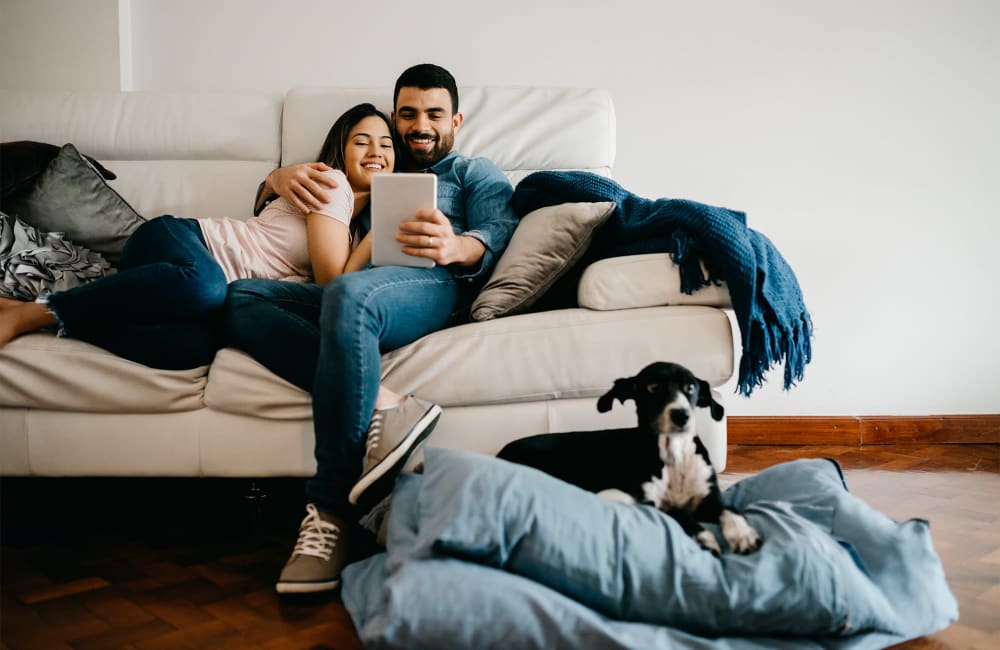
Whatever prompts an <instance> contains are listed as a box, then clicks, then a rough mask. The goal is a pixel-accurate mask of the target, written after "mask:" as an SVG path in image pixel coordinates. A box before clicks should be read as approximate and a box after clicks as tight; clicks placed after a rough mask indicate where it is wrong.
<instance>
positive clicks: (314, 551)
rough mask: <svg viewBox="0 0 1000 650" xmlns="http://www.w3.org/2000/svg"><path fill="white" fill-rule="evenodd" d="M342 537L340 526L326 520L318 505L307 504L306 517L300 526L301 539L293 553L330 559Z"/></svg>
mask: <svg viewBox="0 0 1000 650" xmlns="http://www.w3.org/2000/svg"><path fill="white" fill-rule="evenodd" d="M338 537H340V528H338V527H337V524H335V523H333V522H331V521H324V520H323V518H322V517H320V516H319V510H317V509H316V506H314V505H313V504H311V503H310V504H309V505H307V506H306V518H305V519H303V520H302V525H301V526H300V527H299V541H297V542H296V543H295V550H294V551H293V552H292V554H293V555H311V556H313V557H318V558H320V559H321V560H329V559H330V556H331V555H332V554H333V547H334V546H335V545H336V544H337V538H338Z"/></svg>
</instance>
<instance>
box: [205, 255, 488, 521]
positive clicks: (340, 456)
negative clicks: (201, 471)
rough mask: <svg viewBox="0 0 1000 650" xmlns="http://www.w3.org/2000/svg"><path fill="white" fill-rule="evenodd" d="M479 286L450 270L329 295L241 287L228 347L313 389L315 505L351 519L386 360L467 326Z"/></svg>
mask: <svg viewBox="0 0 1000 650" xmlns="http://www.w3.org/2000/svg"><path fill="white" fill-rule="evenodd" d="M475 292H476V285H473V284H471V283H469V282H468V281H465V280H459V279H457V278H455V276H454V275H453V273H452V271H451V270H449V269H448V268H446V267H435V268H432V269H418V268H409V267H402V266H382V267H368V268H366V269H363V270H361V271H358V272H356V273H348V274H346V275H342V276H340V277H338V278H335V279H334V280H332V281H331V282H330V283H329V284H327V285H326V286H325V287H320V286H317V285H302V284H295V283H288V282H280V281H272V280H238V281H236V282H233V283H232V284H231V285H230V287H229V296H228V298H227V301H226V308H225V310H224V311H225V317H224V325H225V332H226V336H227V341H226V342H227V344H228V345H233V346H235V347H239V348H242V349H243V350H246V351H247V352H248V353H249V354H250V355H251V356H253V357H254V358H255V359H257V360H258V361H260V362H261V363H262V364H264V365H265V366H267V367H268V368H269V369H270V370H272V371H273V372H274V373H275V374H277V375H278V376H280V377H283V378H284V379H286V380H288V381H290V382H292V383H294V384H296V385H297V386H299V387H301V388H303V389H306V390H310V391H311V393H312V403H313V425H314V430H315V434H316V448H315V453H316V475H315V476H314V477H313V478H311V479H310V480H309V481H308V482H307V483H306V496H307V497H308V498H309V500H310V501H311V502H312V503H315V504H316V505H317V506H318V507H319V508H320V509H321V510H325V511H328V512H333V513H337V514H340V515H341V516H347V517H350V516H351V515H352V510H353V509H352V507H351V506H349V505H348V502H347V494H348V492H349V491H350V489H351V487H352V486H353V485H354V483H355V482H356V481H357V479H358V477H359V476H360V475H361V465H362V459H363V458H364V444H365V436H366V434H367V431H368V423H369V421H370V420H371V415H372V411H373V410H374V408H375V398H376V396H377V395H378V389H379V384H380V383H381V353H382V352H387V351H389V350H394V349H396V348H399V347H402V346H404V345H406V344H407V343H411V342H413V341H415V340H417V339H418V338H420V337H422V336H424V335H426V334H430V333H431V332H434V331H437V330H439V329H442V328H444V327H448V326H449V325H453V324H455V323H457V322H459V321H461V320H462V319H464V317H465V314H466V313H467V311H468V307H469V304H470V303H471V301H472V299H473V298H474V297H475Z"/></svg>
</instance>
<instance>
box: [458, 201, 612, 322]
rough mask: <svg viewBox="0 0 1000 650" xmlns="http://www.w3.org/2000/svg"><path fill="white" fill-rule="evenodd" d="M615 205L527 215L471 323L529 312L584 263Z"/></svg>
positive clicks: (478, 301)
mask: <svg viewBox="0 0 1000 650" xmlns="http://www.w3.org/2000/svg"><path fill="white" fill-rule="evenodd" d="M615 207H616V206H615V203H614V202H612V201H607V202H601V203H563V204H560V205H553V206H549V207H546V208H539V209H538V210H535V211H533V212H529V213H528V214H526V215H524V218H523V219H521V222H520V223H519V224H518V226H517V230H515V231H514V236H513V237H511V239H510V244H509V245H508V246H507V250H506V251H504V253H503V255H501V256H500V260H499V261H498V262H497V265H496V268H495V269H493V275H491V276H490V279H489V280H488V281H487V282H486V285H485V286H484V287H483V288H482V290H481V291H480V292H479V295H478V296H477V297H476V300H475V302H473V303H472V319H473V320H477V321H484V320H490V319H492V318H499V317H500V316H509V315H512V314H517V313H520V312H523V311H525V310H527V309H528V308H529V307H531V306H532V305H533V304H535V302H536V301H537V300H538V299H539V298H540V297H541V296H542V294H543V293H545V291H547V290H548V288H549V287H551V286H552V284H553V283H554V282H555V281H556V280H558V279H559V278H560V277H562V275H563V274H564V273H565V272H566V271H568V270H569V269H570V267H572V266H573V264H574V263H576V261H577V260H579V259H580V257H581V256H583V254H584V253H585V252H586V251H587V248H588V247H589V246H590V242H591V240H592V239H593V234H594V229H595V228H597V227H598V226H600V225H601V224H603V223H604V222H605V221H607V220H608V218H609V217H610V216H611V214H612V213H613V212H614V211H615Z"/></svg>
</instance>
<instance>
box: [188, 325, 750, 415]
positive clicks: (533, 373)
mask: <svg viewBox="0 0 1000 650" xmlns="http://www.w3.org/2000/svg"><path fill="white" fill-rule="evenodd" d="M665 332H669V333H670V334H669V336H667V335H665V334H664V333H665ZM636 341H643V344H642V345H635V342H636ZM626 342H627V343H626ZM733 358H734V355H733V345H732V328H731V325H730V321H729V318H728V316H727V315H726V313H725V312H724V311H722V310H720V309H716V308H713V307H701V306H679V307H650V308H646V309H629V310H624V311H594V310H590V309H562V310H557V311H549V312H541V313H535V314H522V315H519V316H509V317H506V318H498V319H495V320H490V321H486V322H481V323H469V324H466V325H460V326H458V327H452V328H449V329H446V330H442V331H439V332H435V333H433V334H430V335H428V336H425V337H423V338H421V339H419V340H417V341H415V342H413V343H411V344H410V345H407V346H404V347H402V348H400V349H398V350H394V351H392V352H389V353H386V354H384V355H382V380H383V382H384V383H385V385H386V386H388V387H389V388H390V389H392V390H394V391H396V392H398V393H401V394H409V393H415V394H417V395H419V396H420V397H422V398H424V399H429V400H433V401H434V402H436V403H438V404H440V405H441V406H444V407H452V406H479V405H486V404H508V403H516V402H532V401H542V400H550V399H568V398H576V397H597V396H599V395H601V394H603V393H604V392H606V391H607V390H608V388H610V387H611V384H612V382H613V381H614V380H615V379H617V378H618V377H625V376H630V375H634V374H635V373H636V372H637V371H638V370H639V369H640V368H643V367H644V366H646V365H647V364H648V363H650V362H651V361H656V360H665V361H675V362H678V363H682V364H684V365H686V366H687V367H689V368H691V370H692V371H693V372H694V373H695V374H696V375H698V376H699V377H701V378H703V379H705V380H706V381H708V382H709V383H710V384H711V385H713V386H718V385H720V384H722V383H725V382H726V381H728V380H729V379H730V378H731V377H732V375H733V369H734V366H733ZM205 401H206V404H207V405H208V406H209V407H210V408H213V409H216V410H220V411H224V412H228V413H237V414H244V415H255V416H258V417H264V418H271V419H277V420H285V419H299V418H307V417H309V416H310V414H311V413H310V405H311V402H310V397H309V395H308V394H306V393H305V392H303V391H301V390H299V389H298V388H296V387H294V386H292V385H291V384H289V383H287V382H285V381H283V380H281V379H279V378H278V377H276V376H274V375H272V374H271V373H270V372H268V371H267V370H265V369H264V368H263V367H262V366H261V365H260V364H258V363H257V362H256V361H254V360H253V359H251V358H250V357H249V356H247V355H245V354H243V353H242V352H238V351H236V350H228V349H227V350H222V351H220V352H219V354H218V355H217V356H216V359H215V362H214V363H213V364H212V369H211V372H210V374H209V381H208V388H207V391H206V396H205Z"/></svg>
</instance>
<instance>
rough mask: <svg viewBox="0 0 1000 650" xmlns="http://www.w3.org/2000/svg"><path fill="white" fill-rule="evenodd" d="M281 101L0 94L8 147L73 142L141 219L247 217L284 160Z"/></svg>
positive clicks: (269, 96) (259, 96)
mask: <svg viewBox="0 0 1000 650" xmlns="http://www.w3.org/2000/svg"><path fill="white" fill-rule="evenodd" d="M282 100H283V97H282V95H281V94H280V93H256V94H218V93H158V92H121V93H119V92H82V91H72V92H45V91H10V90H4V91H0V124H2V125H3V135H2V138H3V140H5V141H7V140H34V141H38V142H48V143H51V144H54V145H57V146H62V145H63V144H66V143H67V142H71V143H73V144H74V145H76V147H77V149H79V150H80V151H81V152H83V153H85V154H88V155H90V156H93V157H95V158H97V159H98V160H100V161H101V163H102V164H103V165H104V166H105V167H107V168H108V169H109V170H111V171H112V172H114V173H115V174H116V175H117V176H118V178H117V179H116V180H114V181H111V182H110V184H111V186H112V187H113V188H114V189H115V190H116V191H117V192H118V193H119V194H121V195H122V196H123V197H124V198H125V200H126V201H128V203H129V204H130V205H132V207H133V208H135V209H136V211H137V212H139V214H141V215H143V216H145V217H147V218H149V217H155V216H158V215H161V214H175V215H178V216H184V217H221V216H231V217H239V218H245V217H248V216H250V215H251V214H252V207H253V206H252V203H253V197H254V194H255V192H256V189H257V184H258V183H259V182H260V180H261V179H262V178H263V177H264V176H265V175H266V174H267V172H269V171H270V170H271V169H273V168H274V167H275V166H277V164H278V162H279V158H280V152H281V106H282Z"/></svg>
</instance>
